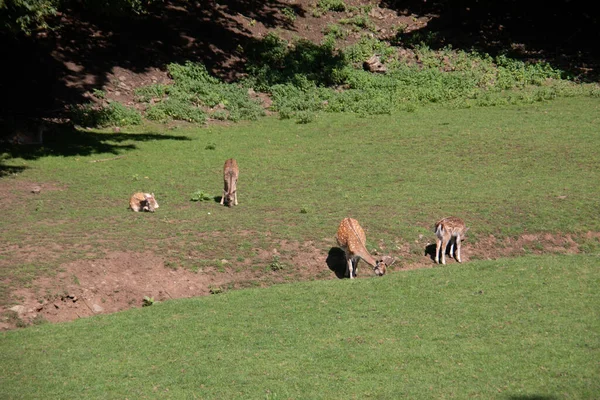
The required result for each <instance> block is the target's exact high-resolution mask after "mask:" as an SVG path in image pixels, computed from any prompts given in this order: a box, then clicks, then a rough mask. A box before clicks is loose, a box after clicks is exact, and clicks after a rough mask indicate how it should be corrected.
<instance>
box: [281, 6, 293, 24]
mask: <svg viewBox="0 0 600 400" xmlns="http://www.w3.org/2000/svg"><path fill="white" fill-rule="evenodd" d="M281 13H282V14H283V16H284V18H285V19H286V20H288V22H294V21H295V20H296V12H295V11H294V10H293V9H291V8H290V7H284V8H283V9H282V10H281Z"/></svg>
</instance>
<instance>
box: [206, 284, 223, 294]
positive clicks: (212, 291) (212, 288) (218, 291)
mask: <svg viewBox="0 0 600 400" xmlns="http://www.w3.org/2000/svg"><path fill="white" fill-rule="evenodd" d="M208 292H209V293H210V294H221V293H223V289H222V288H221V287H219V286H209V287H208Z"/></svg>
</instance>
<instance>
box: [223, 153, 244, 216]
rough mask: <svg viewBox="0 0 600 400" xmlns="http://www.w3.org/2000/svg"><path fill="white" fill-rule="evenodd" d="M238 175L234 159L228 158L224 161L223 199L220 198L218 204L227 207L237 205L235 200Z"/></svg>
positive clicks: (236, 199)
mask: <svg viewBox="0 0 600 400" xmlns="http://www.w3.org/2000/svg"><path fill="white" fill-rule="evenodd" d="M239 175H240V169H239V168H238V164H237V161H236V160H235V159H234V158H230V159H229V160H227V161H225V165H224V166H223V182H224V187H223V197H221V202H220V204H221V205H223V204H224V203H226V204H227V205H228V206H229V207H231V204H232V203H233V204H234V205H236V206H237V205H238V198H237V180H238V176H239Z"/></svg>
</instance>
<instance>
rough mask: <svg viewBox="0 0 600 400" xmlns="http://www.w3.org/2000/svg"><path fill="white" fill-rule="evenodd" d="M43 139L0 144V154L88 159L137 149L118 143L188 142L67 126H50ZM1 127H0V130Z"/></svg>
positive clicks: (149, 134)
mask: <svg viewBox="0 0 600 400" xmlns="http://www.w3.org/2000/svg"><path fill="white" fill-rule="evenodd" d="M46 125H47V126H48V128H47V132H45V133H44V136H43V144H41V145H38V144H34V145H18V144H10V143H2V144H1V145H2V152H3V154H5V157H8V158H16V157H20V158H23V159H26V160H34V159H37V158H40V157H45V156H89V155H92V154H98V153H110V154H115V155H119V154H122V153H123V152H125V151H128V150H134V149H136V148H137V147H136V146H135V145H134V144H131V143H127V144H120V143H122V142H125V141H127V142H131V141H138V142H146V141H151V140H191V139H189V138H187V137H185V136H173V135H163V134H156V133H142V134H123V133H111V134H101V133H95V132H87V131H84V130H79V129H76V128H74V127H72V126H70V125H68V124H60V123H56V124H51V123H46ZM1 126H2V125H0V127H1ZM2 168H7V169H9V170H10V169H14V168H15V167H7V166H4V167H2Z"/></svg>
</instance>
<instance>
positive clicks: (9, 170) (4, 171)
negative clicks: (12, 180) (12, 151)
mask: <svg viewBox="0 0 600 400" xmlns="http://www.w3.org/2000/svg"><path fill="white" fill-rule="evenodd" d="M26 169H27V167H21V166H17V167H15V166H12V165H4V164H3V163H2V161H0V178H4V177H5V176H9V175H15V174H19V173H21V172H23V171H25V170H26Z"/></svg>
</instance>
